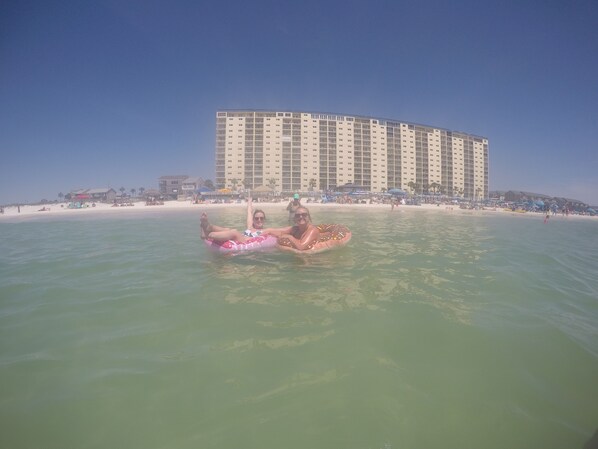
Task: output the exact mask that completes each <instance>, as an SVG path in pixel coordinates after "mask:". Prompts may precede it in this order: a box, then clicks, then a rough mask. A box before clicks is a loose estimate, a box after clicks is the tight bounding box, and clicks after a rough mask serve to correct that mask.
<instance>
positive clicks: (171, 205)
mask: <svg viewBox="0 0 598 449" xmlns="http://www.w3.org/2000/svg"><path fill="white" fill-rule="evenodd" d="M133 204H134V206H118V207H113V206H112V205H111V204H103V203H96V206H95V207H91V205H90V206H89V207H85V208H82V209H69V208H68V207H67V205H68V203H58V204H50V205H33V206H20V212H19V209H18V208H17V207H16V206H12V207H6V208H4V213H3V214H0V220H3V219H11V218H12V219H15V218H30V217H34V216H78V215H83V214H84V215H87V214H94V213H100V212H102V213H114V214H116V213H127V212H148V213H151V212H159V211H166V210H197V211H198V212H199V211H200V210H204V209H218V208H238V209H245V207H246V203H245V202H242V203H228V204H192V203H191V202H190V201H166V202H165V203H164V204H163V205H159V206H146V205H145V202H141V201H139V202H136V203H133ZM303 204H304V205H305V206H306V207H308V208H310V209H311V208H339V209H355V210H363V209H367V210H371V211H372V212H373V211H374V210H379V211H382V210H387V211H390V210H391V206H390V205H389V204H336V203H326V204H321V203H305V202H303ZM286 205H287V202H280V203H268V202H266V203H258V202H254V208H259V207H260V206H261V207H264V208H272V207H280V208H281V210H284V209H285V208H286ZM44 208H45V209H47V210H46V211H43V210H42V209H44ZM405 211H437V212H440V213H446V214H460V215H471V216H481V215H496V214H500V215H503V216H504V215H511V216H513V217H530V218H535V219H541V220H543V219H544V217H545V215H544V213H533V212H526V213H518V212H511V211H505V210H503V209H483V210H467V209H460V208H459V207H458V206H447V205H443V204H441V205H440V206H437V205H435V204H422V205H421V206H405V205H400V206H398V207H395V209H394V211H393V212H394V213H400V212H405ZM565 219H567V220H570V219H590V220H598V216H596V217H590V216H586V215H569V216H563V215H561V214H558V215H556V216H551V217H550V220H565Z"/></svg>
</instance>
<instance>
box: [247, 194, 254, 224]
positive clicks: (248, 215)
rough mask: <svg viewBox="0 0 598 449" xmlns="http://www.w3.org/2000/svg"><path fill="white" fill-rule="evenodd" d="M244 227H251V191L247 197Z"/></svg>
mask: <svg viewBox="0 0 598 449" xmlns="http://www.w3.org/2000/svg"><path fill="white" fill-rule="evenodd" d="M245 229H253V199H252V198H251V192H249V196H248V197H247V227H246V228H245Z"/></svg>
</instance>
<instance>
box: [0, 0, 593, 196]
mask: <svg viewBox="0 0 598 449" xmlns="http://www.w3.org/2000/svg"><path fill="white" fill-rule="evenodd" d="M597 24H598V2H597V1H596V0H582V1H575V0H572V1H566V0H562V1H550V0H546V1H521V0H519V1H494V2H486V1H478V0H472V1H460V0H455V1H448V0H447V1H426V0H423V1H417V2H415V1H408V2H403V1H375V0H374V1H363V0H362V1H352V0H345V1H326V0H316V1H311V0H301V1H293V2H291V1H283V0H276V1H246V0H244V1H236V0H231V1H209V2H208V1H162V0H143V1H127V0H96V1H85V0H76V1H69V0H61V1H45V0H43V1H26V0H24V1H12V0H4V1H3V2H0V204H2V203H4V204H5V203H12V202H29V201H37V200H40V199H42V198H47V199H56V198H57V196H58V193H59V192H62V193H67V192H69V191H70V190H71V189H75V188H84V187H113V188H115V189H118V188H120V187H121V186H123V187H125V188H126V189H127V190H129V189H130V188H133V187H134V188H139V187H141V186H143V187H145V188H152V187H153V188H156V187H157V178H158V177H159V176H161V175H164V174H188V175H190V176H202V177H204V178H210V179H214V139H215V114H216V111H217V110H218V109H245V108H252V109H284V110H305V111H315V112H338V113H343V114H355V115H366V116H374V117H381V118H391V119H397V120H405V121H409V122H416V123H422V124H428V125H432V126H435V127H441V128H447V129H450V130H459V131H464V132H467V133H471V134H477V135H481V136H485V137H488V138H489V140H490V189H491V190H497V189H498V190H508V189H515V190H527V191H532V192H538V193H546V194H551V195H559V196H566V197H570V198H577V199H580V200H583V201H586V202H589V203H591V204H598V148H597V146H598V145H597V142H598V25H597Z"/></svg>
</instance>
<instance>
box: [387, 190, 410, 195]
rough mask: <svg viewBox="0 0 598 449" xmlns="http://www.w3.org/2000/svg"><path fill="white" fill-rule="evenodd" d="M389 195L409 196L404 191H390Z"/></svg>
mask: <svg viewBox="0 0 598 449" xmlns="http://www.w3.org/2000/svg"><path fill="white" fill-rule="evenodd" d="M388 193H390V194H391V195H407V192H405V191H404V190H403V189H389V190H388Z"/></svg>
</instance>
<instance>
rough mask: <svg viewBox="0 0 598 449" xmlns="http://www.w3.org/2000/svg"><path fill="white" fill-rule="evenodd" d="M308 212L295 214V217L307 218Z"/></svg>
mask: <svg viewBox="0 0 598 449" xmlns="http://www.w3.org/2000/svg"><path fill="white" fill-rule="evenodd" d="M307 217H309V214H295V218H307Z"/></svg>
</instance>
